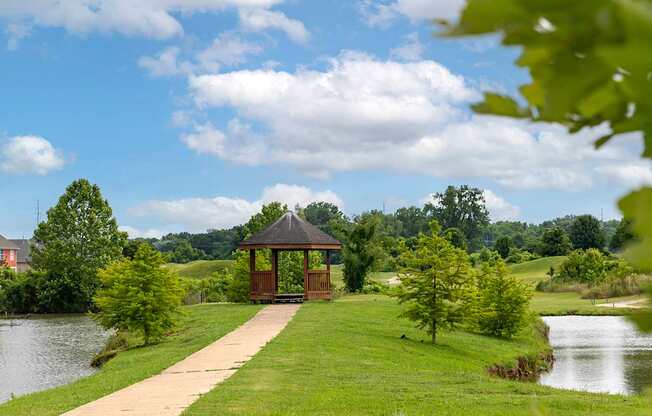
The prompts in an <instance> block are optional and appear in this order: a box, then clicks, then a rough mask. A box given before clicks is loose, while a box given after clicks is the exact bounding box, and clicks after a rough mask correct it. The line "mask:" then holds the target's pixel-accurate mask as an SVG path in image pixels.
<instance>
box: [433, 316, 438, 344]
mask: <svg viewBox="0 0 652 416" xmlns="http://www.w3.org/2000/svg"><path fill="white" fill-rule="evenodd" d="M432 343H433V344H436V343H437V321H435V320H434V319H433V320H432Z"/></svg>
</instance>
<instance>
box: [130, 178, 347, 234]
mask: <svg viewBox="0 0 652 416" xmlns="http://www.w3.org/2000/svg"><path fill="white" fill-rule="evenodd" d="M275 201H278V202H281V203H283V204H286V205H287V206H288V208H290V209H294V207H295V206H296V205H300V206H302V207H305V206H306V205H308V204H309V203H311V202H317V201H325V202H331V203H333V204H335V205H337V206H339V207H340V208H341V207H343V206H344V203H343V201H342V200H341V199H340V197H339V196H337V194H336V193H334V192H332V191H329V190H326V191H314V190H312V189H310V188H307V187H305V186H299V185H287V184H281V183H279V184H276V185H273V186H269V187H266V188H265V189H263V192H262V194H261V196H260V198H259V199H257V200H255V201H248V200H246V199H243V198H232V197H226V196H217V197H215V198H185V199H177V200H167V201H164V200H154V201H148V202H145V203H143V204H140V205H138V206H136V207H134V208H132V209H131V210H130V211H129V212H130V214H131V215H133V216H136V217H147V218H148V219H150V220H151V219H155V220H158V221H160V222H162V223H164V224H165V225H166V226H167V227H168V228H177V229H183V230H187V231H191V232H202V231H205V230H207V229H222V228H229V227H233V226H235V225H239V224H243V223H245V222H247V221H248V220H249V218H250V217H251V216H252V215H254V214H255V213H257V212H258V211H260V209H261V208H262V206H263V205H264V204H267V203H270V202H275ZM132 230H135V229H133V228H132Z"/></svg>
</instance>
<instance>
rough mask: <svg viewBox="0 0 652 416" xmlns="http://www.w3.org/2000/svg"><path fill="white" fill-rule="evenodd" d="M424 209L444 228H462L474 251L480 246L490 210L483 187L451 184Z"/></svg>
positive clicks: (434, 196) (437, 194) (435, 195)
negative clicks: (486, 203) (488, 209)
mask: <svg viewBox="0 0 652 416" xmlns="http://www.w3.org/2000/svg"><path fill="white" fill-rule="evenodd" d="M424 210H425V211H426V213H427V214H429V216H430V217H431V218H432V219H435V220H437V221H438V222H439V224H441V226H442V228H443V229H444V230H447V229H449V228H458V229H460V230H461V231H462V232H463V233H464V237H465V238H466V241H467V243H468V245H469V248H470V249H471V250H472V251H473V250H477V249H479V248H480V246H481V241H480V240H481V239H480V237H481V236H482V230H483V229H484V228H485V227H486V226H487V225H489V212H488V211H487V208H486V206H485V200H484V193H483V191H482V190H481V189H478V188H472V187H469V186H467V185H462V186H460V187H459V188H456V187H454V186H449V187H448V188H446V190H445V191H444V192H438V193H436V194H434V195H433V202H432V203H427V204H426V206H425V207H424Z"/></svg>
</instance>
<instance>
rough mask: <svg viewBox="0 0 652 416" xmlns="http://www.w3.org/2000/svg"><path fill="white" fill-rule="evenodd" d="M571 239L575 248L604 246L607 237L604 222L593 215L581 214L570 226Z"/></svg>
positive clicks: (585, 248) (584, 248)
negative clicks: (603, 228) (603, 227)
mask: <svg viewBox="0 0 652 416" xmlns="http://www.w3.org/2000/svg"><path fill="white" fill-rule="evenodd" d="M570 239H571V242H572V243H573V248H575V249H582V250H587V249H590V248H597V249H602V248H604V245H605V242H606V239H605V236H604V232H602V224H601V223H600V221H599V220H598V219H597V218H595V217H593V216H591V215H580V216H579V217H577V218H575V221H573V223H572V224H571V227H570Z"/></svg>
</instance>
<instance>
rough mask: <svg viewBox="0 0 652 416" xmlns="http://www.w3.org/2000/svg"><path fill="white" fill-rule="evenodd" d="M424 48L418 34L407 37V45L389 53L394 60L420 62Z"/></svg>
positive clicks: (404, 44)
mask: <svg viewBox="0 0 652 416" xmlns="http://www.w3.org/2000/svg"><path fill="white" fill-rule="evenodd" d="M423 51H424V47H423V45H422V44H421V41H420V40H419V34H418V33H416V32H415V33H410V34H409V35H407V36H406V37H405V43H403V44H402V45H400V46H397V47H396V48H393V49H391V50H390V51H389V54H390V56H391V57H392V58H396V59H399V60H403V61H418V60H420V59H421V57H422V55H423Z"/></svg>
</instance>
